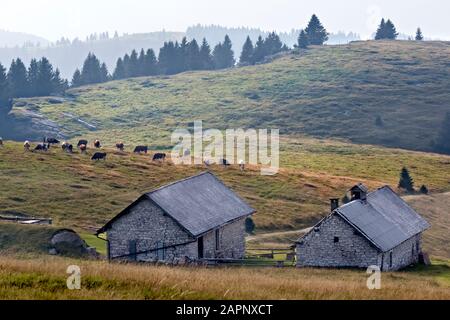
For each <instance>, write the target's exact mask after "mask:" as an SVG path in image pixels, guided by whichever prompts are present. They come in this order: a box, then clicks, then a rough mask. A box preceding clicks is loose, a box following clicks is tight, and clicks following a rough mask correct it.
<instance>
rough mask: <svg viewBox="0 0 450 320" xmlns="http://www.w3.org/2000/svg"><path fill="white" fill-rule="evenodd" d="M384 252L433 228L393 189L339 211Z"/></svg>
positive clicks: (373, 195) (337, 211)
mask: <svg viewBox="0 0 450 320" xmlns="http://www.w3.org/2000/svg"><path fill="white" fill-rule="evenodd" d="M335 213H337V214H338V215H340V216H341V217H342V218H343V219H344V220H346V221H347V222H348V223H349V224H350V225H352V226H353V227H355V228H356V229H358V230H359V231H360V232H361V233H362V234H363V235H364V236H365V237H366V238H367V239H368V240H369V241H370V242H372V243H373V244H374V245H375V246H376V247H378V248H379V249H380V250H381V251H382V252H386V251H389V250H391V249H393V248H395V247H397V246H398V245H399V244H401V243H403V242H405V241H406V240H408V239H410V238H411V237H413V236H415V235H417V234H419V233H422V232H423V231H425V230H426V229H428V228H429V227H430V225H429V224H428V222H427V221H425V220H424V219H423V218H422V217H421V216H420V215H419V214H418V213H417V212H416V211H414V210H413V209H412V208H411V207H410V206H409V205H408V204H407V203H406V202H405V201H403V199H402V198H400V197H399V196H398V195H397V194H396V193H395V192H394V191H393V190H392V189H391V188H389V187H383V188H380V189H378V190H377V191H374V192H371V193H369V194H368V195H367V200H366V201H361V200H356V201H352V202H350V203H348V204H346V205H344V206H342V207H339V208H338V209H336V211H335Z"/></svg>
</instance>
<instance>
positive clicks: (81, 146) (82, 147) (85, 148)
mask: <svg viewBox="0 0 450 320" xmlns="http://www.w3.org/2000/svg"><path fill="white" fill-rule="evenodd" d="M79 148H80V151H81V153H86V150H87V146H86V145H85V144H82V145H80V146H79Z"/></svg>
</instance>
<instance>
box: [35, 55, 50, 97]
mask: <svg viewBox="0 0 450 320" xmlns="http://www.w3.org/2000/svg"><path fill="white" fill-rule="evenodd" d="M38 66H39V74H38V83H39V87H38V91H37V94H36V95H37V96H49V95H50V94H51V93H53V75H54V74H53V66H52V65H51V64H50V62H49V61H48V59H47V58H42V59H41V60H40V61H39V62H38Z"/></svg>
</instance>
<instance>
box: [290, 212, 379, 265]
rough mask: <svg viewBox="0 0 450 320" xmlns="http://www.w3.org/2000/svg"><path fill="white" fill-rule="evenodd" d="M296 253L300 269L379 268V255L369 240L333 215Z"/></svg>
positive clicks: (305, 238)
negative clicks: (377, 266)
mask: <svg viewBox="0 0 450 320" xmlns="http://www.w3.org/2000/svg"><path fill="white" fill-rule="evenodd" d="M335 238H337V239H336V240H338V241H337V242H335ZM296 253H297V266H298V267H357V268H366V267H368V266H371V265H377V264H378V255H379V253H378V250H377V249H376V248H375V247H374V246H372V245H371V243H370V242H369V241H368V240H367V239H366V238H364V237H363V236H362V235H360V234H358V233H356V232H355V229H354V228H352V227H351V226H350V225H349V224H348V223H347V222H345V221H344V220H343V219H342V218H341V217H339V216H338V215H334V214H333V215H330V216H329V217H327V218H326V219H325V220H324V221H323V222H322V223H321V224H320V225H318V226H316V228H315V229H313V230H312V231H311V232H310V233H309V234H307V235H306V236H305V237H304V238H303V239H302V240H301V242H300V243H299V244H297V247H296Z"/></svg>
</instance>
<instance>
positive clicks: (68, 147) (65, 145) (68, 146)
mask: <svg viewBox="0 0 450 320" xmlns="http://www.w3.org/2000/svg"><path fill="white" fill-rule="evenodd" d="M61 148H62V149H63V151H66V152H69V153H72V152H73V145H71V144H70V143H68V142H64V143H63V144H62V145H61Z"/></svg>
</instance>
